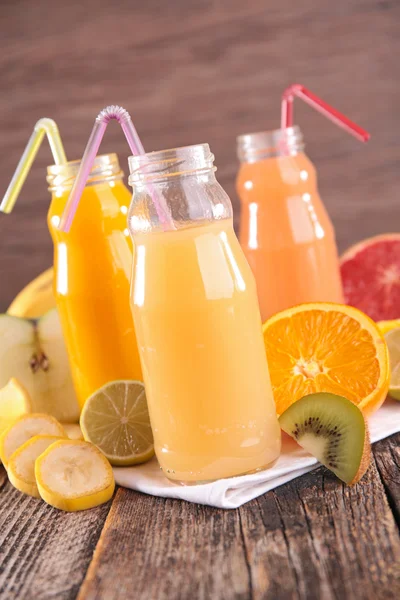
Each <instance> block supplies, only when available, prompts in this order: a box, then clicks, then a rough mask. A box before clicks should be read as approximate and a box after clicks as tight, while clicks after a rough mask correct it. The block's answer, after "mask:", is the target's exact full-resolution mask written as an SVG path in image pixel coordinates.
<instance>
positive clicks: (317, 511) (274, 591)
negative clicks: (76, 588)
mask: <svg viewBox="0 0 400 600" xmlns="http://www.w3.org/2000/svg"><path fill="white" fill-rule="evenodd" d="M115 556H118V561H116V560H115V558H114V557H115ZM111 564H113V568H114V569H115V570H114V574H113V577H110V565H111ZM116 581H117V582H118V583H117V584H116V583H115V582H116ZM361 589H362V596H360V595H359V593H360V590H361ZM133 590H134V595H135V599H137V600H142V599H147V598H157V600H164V599H165V600H166V599H168V600H175V599H185V598H196V599H201V600H203V599H204V600H206V599H208V598H221V599H232V598H235V599H247V598H252V599H261V598H267V599H271V600H274V599H276V598H282V599H286V598H293V599H299V600H300V599H301V600H314V599H315V600H319V599H324V600H325V599H329V600H330V599H332V600H333V599H335V598H341V599H342V598H344V599H347V598H348V599H354V598H361V597H362V598H364V599H366V600H376V598H383V597H385V598H388V599H393V600H394V599H396V598H399V597H400V537H399V532H398V528H397V525H396V522H395V519H394V517H393V515H392V512H391V509H390V506H389V504H388V502H387V498H386V494H385V490H384V488H383V486H382V483H381V480H380V478H379V475H378V472H377V470H376V467H375V465H374V464H373V465H372V466H371V468H370V470H369V472H368V474H367V476H366V477H365V478H364V479H363V480H362V481H361V482H360V483H359V484H358V485H356V486H355V487H352V488H349V487H346V486H344V485H342V484H341V483H340V482H339V481H338V480H337V479H336V478H335V477H334V476H333V475H331V474H330V473H329V472H328V471H327V470H326V469H323V468H321V469H318V470H316V471H315V472H313V473H310V474H308V475H306V476H304V477H302V478H300V479H297V480H294V481H292V482H290V483H289V484H287V485H285V486H282V487H280V488H278V489H277V490H275V491H274V492H270V493H268V494H265V495H264V496H262V497H260V498H258V499H256V500H254V501H253V502H250V503H249V504H247V505H245V506H244V507H242V508H240V509H239V510H236V511H222V510H216V509H212V508H209V507H202V506H196V505H191V504H188V503H186V502H179V501H173V500H166V501H163V500H160V499H157V498H152V497H148V496H143V495H141V494H138V493H136V492H130V491H128V490H122V489H121V490H119V492H118V494H117V496H116V498H115V501H114V504H113V507H112V509H111V511H110V514H109V516H108V519H107V521H106V525H105V528H104V530H103V533H102V535H101V538H100V541H99V544H98V547H97V549H96V553H95V555H94V559H93V562H92V564H91V566H90V569H89V571H88V574H87V577H86V580H85V582H84V584H83V586H82V589H81V592H80V595H79V600H98V599H102V598H106V599H107V600H114V599H117V598H120V597H129V594H130V593H133Z"/></svg>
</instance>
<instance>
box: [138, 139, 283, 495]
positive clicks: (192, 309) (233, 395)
mask: <svg viewBox="0 0 400 600" xmlns="http://www.w3.org/2000/svg"><path fill="white" fill-rule="evenodd" d="M213 161H214V156H213V155H212V154H211V152H210V149H209V146H208V144H202V145H195V146H188V147H184V148H175V149H172V150H163V151H160V152H152V153H150V154H145V155H143V156H134V157H131V158H130V159H129V165H130V172H131V175H130V179H129V183H130V184H131V185H132V186H133V190H134V191H133V199H132V204H131V208H130V211H129V218H128V222H129V228H130V231H131V234H132V237H133V241H134V244H135V255H134V265H133V280H132V295H131V303H132V310H133V315H134V321H135V326H136V332H137V337H138V343H139V349H140V354H141V360H142V368H143V375H144V381H145V386H146V394H147V399H148V404H149V411H150V418H151V424H152V428H153V434H154V442H155V451H156V455H157V458H158V461H159V463H160V466H161V468H162V470H163V472H164V473H165V475H166V476H167V477H169V478H170V479H173V480H178V481H181V482H183V483H195V482H201V481H211V480H215V479H219V478H222V477H230V476H234V475H240V474H244V473H249V472H253V471H258V470H261V469H264V468H265V467H266V466H267V465H269V464H270V463H271V462H272V461H274V460H275V459H276V458H277V456H278V454H279V451H280V429H279V425H278V421H277V417H276V412H275V405H274V401H273V397H272V391H271V384H270V380H269V373H268V367H267V362H266V355H265V349H264V344H263V338H262V331H261V319H260V313H259V308H258V303H257V295H256V287H255V281H254V277H253V275H252V273H251V271H250V268H249V266H248V264H247V262H246V259H245V257H244V255H243V251H242V250H241V248H240V245H239V242H238V240H237V238H236V236H235V233H234V230H233V222H232V208H231V203H230V200H229V198H228V196H227V194H226V193H225V192H224V190H223V189H222V187H221V186H220V185H219V183H218V182H217V180H216V178H215V174H214V172H215V167H214V166H213ZM155 194H156V195H158V197H162V198H163V203H164V205H165V206H166V207H167V209H168V211H169V212H170V214H171V217H172V222H173V227H172V228H171V229H170V230H168V231H163V228H162V225H161V224H160V222H159V220H158V218H157V214H156V212H155V209H154V202H153V199H152V198H154V195H155Z"/></svg>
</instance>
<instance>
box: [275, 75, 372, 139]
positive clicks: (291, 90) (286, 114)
mask: <svg viewBox="0 0 400 600" xmlns="http://www.w3.org/2000/svg"><path fill="white" fill-rule="evenodd" d="M295 96H296V97H297V98H301V99H302V100H304V102H306V103H307V104H309V105H310V106H312V107H313V108H315V110H316V111H318V112H319V113H321V114H322V115H324V116H325V117H327V118H328V119H330V120H331V121H333V123H335V124H336V125H337V126H338V127H341V128H342V129H344V130H345V131H347V133H350V135H352V136H354V137H355V138H357V139H358V140H360V142H367V141H368V140H369V138H370V135H369V133H368V131H365V129H362V128H361V127H359V125H356V123H353V121H350V119H348V118H347V117H346V116H345V115H343V114H342V113H340V112H339V111H338V110H336V109H335V108H333V107H332V106H330V105H329V104H327V103H326V102H324V101H323V100H321V98H319V97H318V96H316V95H315V94H313V93H312V92H310V90H308V89H307V88H305V87H304V85H300V84H298V83H294V84H293V85H291V86H290V87H288V88H287V89H286V90H285V91H284V92H283V94H282V109H281V127H282V129H287V127H292V126H293V102H294V98H295Z"/></svg>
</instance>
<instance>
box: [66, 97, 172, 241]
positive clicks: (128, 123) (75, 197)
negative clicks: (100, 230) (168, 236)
mask: <svg viewBox="0 0 400 600" xmlns="http://www.w3.org/2000/svg"><path fill="white" fill-rule="evenodd" d="M113 119H115V120H116V121H118V123H119V124H120V125H121V127H122V131H123V132H124V134H125V137H126V139H127V142H128V144H129V147H130V149H131V152H132V154H134V155H138V154H145V151H144V148H143V145H142V142H141V141H140V138H139V136H138V133H137V131H136V129H135V126H134V124H133V123H132V119H131V117H130V115H129V113H128V111H126V110H125V109H124V108H122V106H114V105H112V106H107V107H106V108H104V109H103V110H101V111H100V113H99V114H98V115H97V117H96V120H95V122H94V126H93V129H92V133H91V134H90V137H89V140H88V143H87V145H86V148H85V152H84V154H83V157H82V162H81V165H80V168H79V171H78V174H77V176H76V179H75V181H74V184H73V186H72V190H71V194H70V196H69V198H68V200H67V204H66V206H65V209H64V213H63V215H62V217H61V221H60V225H59V229H60V230H61V231H65V232H66V233H68V231H69V229H70V227H71V224H72V221H73V218H74V215H75V212H76V209H77V208H78V204H79V200H80V198H81V195H82V192H83V189H84V187H85V185H86V181H87V179H88V176H89V173H90V170H91V168H92V166H93V162H94V159H95V158H96V154H97V152H98V149H99V147H100V143H101V140H102V139H103V135H104V132H105V130H106V128H107V125H108V124H109V122H110V121H111V120H113ZM152 199H153V202H154V205H155V208H156V211H157V215H158V218H159V219H160V222H161V223H162V225H163V227H164V229H171V228H173V222H172V220H171V217H170V216H169V214H168V210H167V207H166V205H165V203H164V201H163V200H162V199H161V198H160V197H159V195H156V194H152Z"/></svg>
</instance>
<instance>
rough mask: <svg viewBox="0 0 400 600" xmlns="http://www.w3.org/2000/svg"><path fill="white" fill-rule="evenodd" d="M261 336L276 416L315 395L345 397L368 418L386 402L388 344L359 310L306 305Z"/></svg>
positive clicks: (285, 313)
mask: <svg viewBox="0 0 400 600" xmlns="http://www.w3.org/2000/svg"><path fill="white" fill-rule="evenodd" d="M263 333H264V342H265V348H266V351H267V358H268V365H269V371H270V375H271V382H272V389H273V392H274V398H275V404H276V410H277V413H278V415H281V414H282V413H283V412H284V411H285V410H286V409H287V408H288V407H289V406H290V405H291V404H293V402H296V400H299V399H300V398H302V397H303V396H306V395H307V394H313V393H315V392H330V393H332V394H338V395H340V396H344V397H345V398H348V399H349V400H351V401H352V402H354V404H357V406H358V407H359V408H360V409H361V410H362V411H363V413H364V414H365V415H369V414H371V413H373V412H375V411H376V410H377V409H378V408H379V407H380V406H381V404H382V402H383V401H384V400H385V398H386V394H387V392H388V388H389V380H390V369H389V357H388V350H387V346H386V343H385V340H384V338H383V336H382V334H381V333H380V331H379V329H378V327H377V325H376V324H375V323H374V322H373V321H372V320H371V319H370V318H369V317H367V315H365V314H364V313H362V312H361V311H359V310H358V309H356V308H352V307H351V306H344V305H342V304H330V303H324V302H317V303H313V304H302V305H300V306H295V307H294V308H289V309H288V310H284V311H282V312H280V313H278V314H277V315H274V316H273V317H271V319H269V320H268V321H267V322H266V323H265V324H264V325H263Z"/></svg>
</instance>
